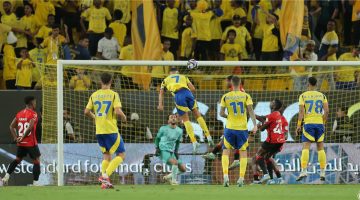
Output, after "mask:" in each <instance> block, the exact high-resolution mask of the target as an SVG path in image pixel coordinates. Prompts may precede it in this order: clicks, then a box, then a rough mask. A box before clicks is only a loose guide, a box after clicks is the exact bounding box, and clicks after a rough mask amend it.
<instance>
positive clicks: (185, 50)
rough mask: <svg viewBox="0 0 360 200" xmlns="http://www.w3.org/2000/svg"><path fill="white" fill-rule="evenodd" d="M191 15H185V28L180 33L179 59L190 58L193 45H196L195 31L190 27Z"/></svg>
mask: <svg viewBox="0 0 360 200" xmlns="http://www.w3.org/2000/svg"><path fill="white" fill-rule="evenodd" d="M192 22H193V21H192V17H191V15H186V16H185V29H184V30H183V32H182V34H181V50H180V58H181V60H189V59H190V58H192V56H193V53H194V49H195V45H196V37H197V36H196V32H195V31H194V28H193V27H192Z"/></svg>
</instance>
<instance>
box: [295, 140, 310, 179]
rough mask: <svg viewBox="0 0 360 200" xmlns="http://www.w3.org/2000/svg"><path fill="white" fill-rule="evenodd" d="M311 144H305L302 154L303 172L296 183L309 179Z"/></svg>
mask: <svg viewBox="0 0 360 200" xmlns="http://www.w3.org/2000/svg"><path fill="white" fill-rule="evenodd" d="M310 145H311V143H310V142H303V150H302V152H301V172H300V175H299V176H298V178H297V179H296V181H301V180H302V179H304V178H306V177H307V166H308V163H309V149H310Z"/></svg>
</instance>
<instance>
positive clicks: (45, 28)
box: [35, 26, 52, 39]
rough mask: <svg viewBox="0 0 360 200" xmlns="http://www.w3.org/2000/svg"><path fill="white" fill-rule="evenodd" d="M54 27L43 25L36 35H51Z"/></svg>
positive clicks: (40, 36) (43, 36) (41, 36)
mask: <svg viewBox="0 0 360 200" xmlns="http://www.w3.org/2000/svg"><path fill="white" fill-rule="evenodd" d="M51 31H52V28H50V27H48V26H41V27H40V29H39V31H38V32H37V34H36V36H35V37H38V38H42V39H45V38H47V37H49V36H50V33H51Z"/></svg>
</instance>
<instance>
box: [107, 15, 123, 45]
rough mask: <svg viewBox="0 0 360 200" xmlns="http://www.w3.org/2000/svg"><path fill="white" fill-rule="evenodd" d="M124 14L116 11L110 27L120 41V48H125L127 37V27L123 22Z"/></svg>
mask: <svg viewBox="0 0 360 200" xmlns="http://www.w3.org/2000/svg"><path fill="white" fill-rule="evenodd" d="M122 17H123V13H122V12H121V10H115V11H114V21H113V22H111V24H110V25H109V27H110V28H112V29H113V31H114V37H115V38H116V39H117V40H118V43H119V46H120V47H123V46H124V40H125V37H126V26H125V24H123V23H122V22H121V19H122Z"/></svg>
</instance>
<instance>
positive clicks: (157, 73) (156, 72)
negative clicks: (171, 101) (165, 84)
mask: <svg viewBox="0 0 360 200" xmlns="http://www.w3.org/2000/svg"><path fill="white" fill-rule="evenodd" d="M170 46H171V42H170V41H169V40H164V43H163V53H162V56H161V60H167V61H172V60H174V55H173V54H172V53H171V52H170V51H169V49H170ZM168 74H169V66H153V67H152V69H151V75H152V83H153V86H154V87H157V88H160V85H161V82H162V80H163V78H164V77H165V76H167V75H168Z"/></svg>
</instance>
